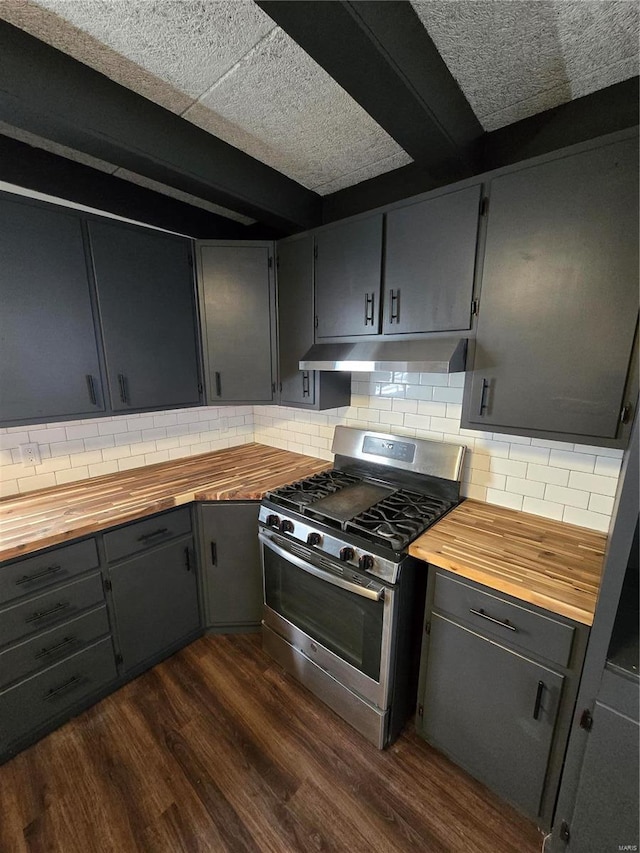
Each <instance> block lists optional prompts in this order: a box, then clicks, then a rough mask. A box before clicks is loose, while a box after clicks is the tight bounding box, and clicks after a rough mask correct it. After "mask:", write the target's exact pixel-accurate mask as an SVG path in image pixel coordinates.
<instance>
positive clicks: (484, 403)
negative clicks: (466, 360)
mask: <svg viewBox="0 0 640 853" xmlns="http://www.w3.org/2000/svg"><path fill="white" fill-rule="evenodd" d="M488 390H489V380H488V379H483V380H482V391H481V392H480V408H479V409H478V414H479V415H483V414H484V413H485V411H486V409H487V391H488Z"/></svg>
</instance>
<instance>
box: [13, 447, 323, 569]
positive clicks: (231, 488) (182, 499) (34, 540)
mask: <svg viewBox="0 0 640 853" xmlns="http://www.w3.org/2000/svg"><path fill="white" fill-rule="evenodd" d="M330 467H331V464H330V463H329V462H326V461H325V460H323V459H315V458H313V457H311V456H303V455H302V454H300V453H291V452H290V451H288V450H279V449H278V448H275V447H267V446H266V445H264V444H243V445H241V446H238V447H231V448H229V449H226V450H217V451H215V452H213V453H204V454H202V455H200V456H190V457H188V458H183V459H176V460H175V461H172V462H161V463H159V464H157V465H148V466H146V467H143V468H132V469H131V470H129V471H122V472H121V473H119V474H108V475H107V476H105V477H96V478H95V479H91V480H81V481H79V482H76V483H69V484H68V485H65V486H53V487H52V488H49V489H41V490H40V491H37V492H29V493H27V494H25V495H16V496H15V497H10V498H5V499H3V500H0V560H9V559H12V558H14V557H19V556H22V555H23V554H29V553H30V552H32V551H37V550H39V549H40V548H48V547H49V546H50V545H58V544H60V543H61V542H66V541H68V540H70V539H77V538H78V537H80V536H86V535H88V534H91V533H96V532H97V531H99V530H104V529H105V528H107V527H113V526H114V525H116V524H123V523H124V522H125V521H132V520H134V519H136V518H143V517H144V516H146V515H152V514H153V513H155V512H161V511H162V510H166V509H171V508H172V507H176V506H180V505H182V504H187V503H191V501H223V500H225V501H240V500H260V498H262V496H263V495H264V493H265V492H268V491H269V490H270V489H276V488H278V486H283V485H285V484H286V483H293V482H295V481H296V480H301V479H302V478H303V477H308V476H310V475H311V474H315V473H316V472H318V471H324V470H326V469H327V468H330Z"/></svg>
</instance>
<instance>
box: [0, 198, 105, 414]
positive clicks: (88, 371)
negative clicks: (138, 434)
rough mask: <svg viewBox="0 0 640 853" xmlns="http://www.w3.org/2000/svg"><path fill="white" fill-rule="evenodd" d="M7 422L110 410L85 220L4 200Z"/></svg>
mask: <svg viewBox="0 0 640 853" xmlns="http://www.w3.org/2000/svg"><path fill="white" fill-rule="evenodd" d="M0 222H1V227H0V269H1V270H2V273H1V274H0V303H1V308H0V400H1V401H2V421H3V422H5V423H7V424H11V423H12V422H15V421H34V420H43V419H48V420H55V419H59V418H64V417H67V416H71V415H92V414H97V413H99V412H103V411H104V400H103V394H102V383H101V379H100V368H99V362H98V348H97V344H96V335H95V329H94V323H93V312H92V307H91V297H90V291H89V280H88V277H87V264H86V258H85V251H84V244H83V239H82V225H81V221H80V218H79V217H78V216H77V215H75V214H74V213H72V212H70V211H69V212H68V211H64V212H63V211H60V210H55V209H53V208H48V207H39V206H36V205H32V204H27V203H25V202H22V201H20V202H19V201H13V200H8V199H7V198H6V197H3V198H1V199H0Z"/></svg>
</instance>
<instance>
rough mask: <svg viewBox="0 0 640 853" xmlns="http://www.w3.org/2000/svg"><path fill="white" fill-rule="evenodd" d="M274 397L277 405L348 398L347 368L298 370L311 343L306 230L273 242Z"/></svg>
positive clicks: (313, 405) (339, 402) (310, 253)
mask: <svg viewBox="0 0 640 853" xmlns="http://www.w3.org/2000/svg"><path fill="white" fill-rule="evenodd" d="M276 250H277V262H276V279H277V292H278V300H277V301H278V378H279V382H278V400H277V402H278V403H280V405H282V406H294V407H297V408H309V409H316V410H317V409H333V408H336V407H338V406H348V405H349V403H350V402H351V374H350V373H341V372H337V373H333V372H319V371H315V370H300V367H299V362H300V359H301V358H302V357H303V356H304V354H305V353H306V351H307V350H308V349H309V347H311V346H312V344H313V335H314V311H313V260H314V239H313V236H312V235H311V234H305V235H303V236H301V237H292V238H290V239H288V240H282V241H280V242H279V243H278V244H277V247H276Z"/></svg>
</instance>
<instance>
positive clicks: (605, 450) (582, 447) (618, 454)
mask: <svg viewBox="0 0 640 853" xmlns="http://www.w3.org/2000/svg"><path fill="white" fill-rule="evenodd" d="M573 449H574V450H575V451H576V453H587V454H589V455H590V456H611V457H612V458H614V459H622V456H623V452H622V450H618V449H617V448H616V447H592V446H591V445H588V444H576V445H575V446H574V448H573Z"/></svg>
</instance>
